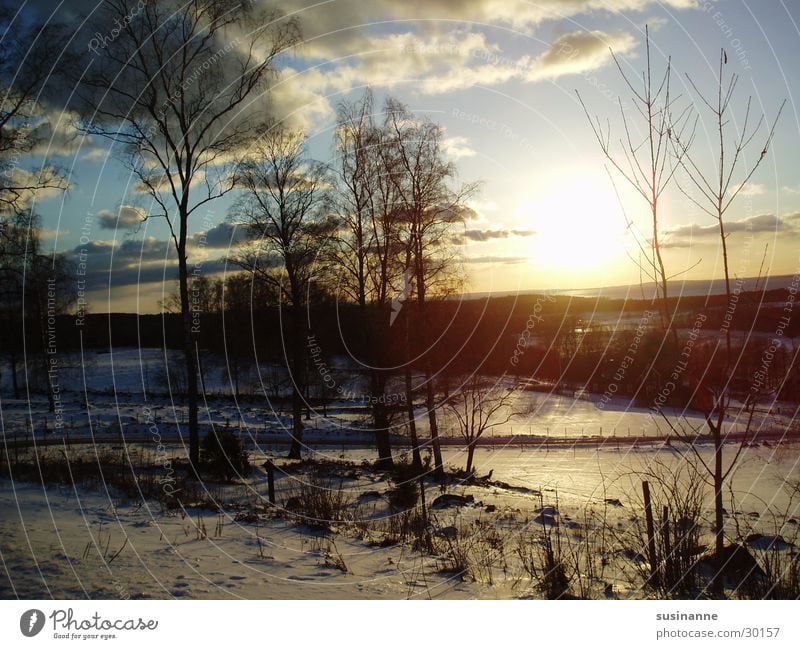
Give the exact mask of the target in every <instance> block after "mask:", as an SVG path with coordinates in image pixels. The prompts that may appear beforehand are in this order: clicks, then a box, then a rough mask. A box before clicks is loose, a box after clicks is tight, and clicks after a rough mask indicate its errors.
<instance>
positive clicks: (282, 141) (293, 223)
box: [235, 127, 335, 459]
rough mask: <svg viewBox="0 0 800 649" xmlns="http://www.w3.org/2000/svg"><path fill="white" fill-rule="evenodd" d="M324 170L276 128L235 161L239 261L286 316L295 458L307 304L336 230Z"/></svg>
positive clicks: (292, 135)
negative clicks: (241, 243)
mask: <svg viewBox="0 0 800 649" xmlns="http://www.w3.org/2000/svg"><path fill="white" fill-rule="evenodd" d="M326 175H327V174H326V170H325V168H324V167H323V165H322V164H320V163H318V162H315V161H313V160H311V159H309V158H308V156H307V154H306V150H305V141H304V137H303V135H302V133H298V132H291V131H287V130H284V129H280V128H278V127H276V128H274V129H271V130H270V131H268V132H267V133H266V134H265V135H264V136H263V137H262V138H261V139H260V140H259V141H258V142H257V143H256V144H255V145H254V146H253V147H251V149H250V150H249V152H248V156H247V159H246V160H245V161H244V162H243V164H242V167H241V184H242V188H243V189H244V194H243V196H242V198H241V199H240V200H239V201H238V203H237V205H236V208H235V214H236V218H237V219H239V220H241V222H242V223H243V224H244V225H245V226H246V227H247V228H248V230H249V232H250V238H251V239H252V240H253V244H252V245H251V246H249V247H248V248H247V249H245V250H244V251H243V253H242V256H241V258H240V260H239V262H238V263H239V264H240V265H241V266H242V267H244V268H247V269H248V270H249V271H250V272H251V273H253V275H254V276H255V277H257V278H259V279H261V280H263V281H265V282H267V283H268V284H269V285H270V286H272V287H273V290H274V294H275V295H276V298H277V300H278V302H279V304H280V307H281V308H280V310H279V313H280V314H281V318H282V320H283V316H284V314H285V315H286V320H285V321H283V323H284V326H283V328H282V329H283V332H284V340H285V345H284V355H285V358H286V364H287V367H288V369H289V374H290V378H291V383H292V396H291V399H292V445H291V448H290V451H289V457H291V458H295V459H299V458H300V456H301V450H302V441H303V421H302V414H303V406H304V405H305V399H304V394H305V390H306V387H307V384H308V381H307V375H306V374H307V371H308V368H307V361H308V340H307V336H308V326H307V322H306V310H307V309H308V306H309V296H310V295H313V294H314V290H315V286H314V284H315V281H316V280H317V277H318V276H317V275H316V274H315V273H316V272H317V271H318V270H319V269H320V267H322V266H324V264H323V263H322V262H323V261H324V259H325V257H326V256H327V251H326V249H327V247H328V246H329V245H330V241H331V237H332V235H333V233H334V229H335V221H334V220H333V219H332V218H331V217H330V213H329V209H328V206H329V199H328V191H329V190H328V187H329V181H328V180H327V178H326Z"/></svg>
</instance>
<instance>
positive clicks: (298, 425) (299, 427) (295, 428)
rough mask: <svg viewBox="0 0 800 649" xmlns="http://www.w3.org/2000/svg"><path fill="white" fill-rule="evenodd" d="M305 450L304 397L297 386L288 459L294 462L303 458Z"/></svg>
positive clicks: (293, 402)
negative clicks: (302, 452)
mask: <svg viewBox="0 0 800 649" xmlns="http://www.w3.org/2000/svg"><path fill="white" fill-rule="evenodd" d="M302 448H303V397H302V395H301V394H300V390H298V389H297V386H293V387H292V445H291V447H290V448H289V455H288V457H289V458H290V459H292V460H299V459H301V458H302V454H301V451H302Z"/></svg>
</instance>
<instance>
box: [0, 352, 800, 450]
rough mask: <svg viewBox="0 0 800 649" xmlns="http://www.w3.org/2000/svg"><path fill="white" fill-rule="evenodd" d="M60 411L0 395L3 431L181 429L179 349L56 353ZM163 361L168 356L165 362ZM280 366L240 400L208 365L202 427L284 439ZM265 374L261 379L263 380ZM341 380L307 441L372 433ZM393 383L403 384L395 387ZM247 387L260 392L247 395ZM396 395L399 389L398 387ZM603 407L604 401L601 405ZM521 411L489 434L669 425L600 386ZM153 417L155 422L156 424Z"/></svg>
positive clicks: (450, 428) (697, 423)
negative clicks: (277, 389)
mask: <svg viewBox="0 0 800 649" xmlns="http://www.w3.org/2000/svg"><path fill="white" fill-rule="evenodd" d="M59 359H60V361H59V382H60V386H61V392H60V395H59V403H58V408H59V418H58V419H56V417H55V416H54V415H53V414H52V413H49V412H48V407H47V402H46V400H45V398H44V397H43V396H42V395H39V394H33V395H29V396H28V395H25V396H26V398H23V399H19V400H13V399H8V398H5V399H4V400H3V401H2V413H0V414H2V419H3V422H2V423H3V426H2V435H3V436H4V437H5V438H6V439H14V438H17V439H19V438H25V437H30V436H31V435H36V436H37V437H39V438H41V437H45V436H47V435H51V436H55V437H58V438H61V437H62V436H66V437H80V438H85V437H86V436H87V435H90V436H95V437H100V438H109V437H118V438H119V439H120V440H121V439H123V438H124V439H136V438H145V439H147V438H151V437H153V435H154V433H157V434H158V435H160V436H161V437H162V438H164V439H167V438H175V437H177V435H178V433H179V431H180V430H181V428H182V426H183V425H184V424H185V422H186V419H187V414H186V408H185V407H184V406H183V405H182V403H181V399H180V398H179V397H177V396H172V395H171V394H170V392H169V384H168V383H167V382H166V378H165V376H166V375H165V370H164V368H165V366H170V367H180V362H181V361H180V358H179V355H178V352H175V351H173V350H160V349H133V348H121V349H114V350H112V351H111V352H108V353H95V352H93V351H89V352H86V353H84V354H83V356H81V355H80V354H61V355H60V356H59ZM165 364H166V365H165ZM276 373H279V371H278V370H277V369H276V368H275V367H274V366H267V365H265V366H262V367H260V368H259V370H258V372H257V373H256V374H255V375H254V382H252V383H251V385H250V386H249V388H250V389H251V390H253V391H254V392H253V393H251V396H244V397H241V398H240V399H238V400H237V399H236V398H234V397H233V395H232V388H231V386H230V385H229V384H226V382H225V380H223V379H224V373H223V372H222V371H221V369H220V368H219V367H217V369H216V370H214V371H211V370H209V371H208V372H207V374H208V376H207V378H206V380H205V388H206V394H205V397H204V398H203V400H202V403H201V412H200V423H201V426H202V427H203V428H204V430H206V431H207V430H210V429H211V427H212V426H214V427H219V426H232V427H234V428H235V429H237V430H239V429H241V431H242V436H243V437H245V438H247V439H250V440H252V441H259V440H260V441H261V442H266V441H269V440H272V441H280V440H283V441H286V440H287V439H288V435H287V433H288V431H289V430H290V428H291V421H290V417H289V416H288V412H287V411H286V409H288V403H286V400H285V399H277V400H276V399H275V398H274V397H272V398H271V397H270V395H272V394H274V392H273V390H272V388H271V386H269V385H266V384H265V383H264V381H265V380H266V378H265V377H267V376H269V375H275V374H276ZM259 377H261V381H259ZM0 378H1V379H2V380H0V390H2V392H3V394H6V395H8V394H9V392H10V383H9V382H10V378H9V375H8V372H4V373H3V375H2V377H0ZM337 381H338V382H339V383H340V385H341V387H342V395H344V397H342V395H339V397H338V398H336V399H331V401H330V402H329V403H327V404H326V405H325V406H317V408H316V409H311V410H310V411H309V413H308V414H309V417H308V419H307V420H306V421H305V427H306V429H307V431H308V432H307V435H308V439H309V441H314V442H319V443H324V442H337V441H339V442H342V443H347V442H356V443H358V442H361V443H366V442H369V441H371V440H372V432H371V431H370V430H369V406H368V401H367V399H366V397H365V396H364V395H365V390H366V387H365V386H364V385H363V383H364V382H363V380H360V379H359V378H358V377H355V378H354V377H353V376H352V375H351V374H350V373H346V372H341V373H340V375H337ZM398 389H399V386H398ZM252 394H256V395H260V396H252ZM398 396H402V395H398ZM777 405H778V409H777V410H779V411H780V414H775V410H776V409H773V413H771V414H766V413H756V415H755V417H754V419H753V422H752V425H751V430H753V431H770V432H780V431H783V430H786V429H787V428H788V427H790V426H795V427H797V419H796V415H795V413H796V410H797V405H796V404H777ZM601 406H602V407H601ZM510 407H511V408H513V409H514V410H515V411H516V412H518V413H519V414H518V415H517V416H515V417H514V418H513V419H511V420H510V421H509V422H508V423H507V424H503V425H502V426H498V427H496V428H493V429H491V430H489V431H487V433H486V436H487V437H502V438H510V437H514V436H537V437H543V438H548V439H549V440H551V441H556V440H560V439H575V438H579V437H585V436H586V437H610V438H613V437H631V436H641V437H663V436H666V435H669V434H670V430H669V427H668V426H667V425H666V424H665V422H664V421H663V419H662V418H661V417H660V416H658V415H656V414H655V413H654V412H652V411H650V410H648V409H647V408H641V407H635V406H633V405H631V404H630V403H629V402H628V401H627V400H625V399H611V400H610V401H608V402H605V403H602V404H601V399H600V397H599V396H598V395H592V394H587V395H584V396H583V397H582V398H575V397H573V396H567V395H563V394H548V393H540V392H520V393H519V395H518V396H517V398H516V401H515V402H514V403H513V404H511V405H510ZM668 412H669V414H671V415H673V416H677V415H681V417H682V420H683V421H684V422H685V423H686V424H688V425H690V426H692V427H693V428H696V429H698V430H699V429H702V428H703V421H702V418H701V416H700V415H699V413H694V412H687V413H677V412H671V411H668ZM416 414H417V426H418V429H419V431H420V434H422V435H425V434H427V431H428V421H427V416H426V412H425V410H424V408H422V407H418V408H417V409H416ZM439 419H440V422H441V434H442V435H443V436H445V437H447V436H452V437H457V436H458V427H457V425H456V422H455V420H454V419H453V418H452V417H451V416H448V412H447V409H446V408H443V409H441V411H440V413H439ZM154 424H155V428H154V427H153V425H154ZM745 426H746V422H745V421H743V420H742V421H737V420H736V419H735V417H733V416H731V417H729V418H728V431H729V432H737V431H742V430H744V428H745ZM393 432H394V433H395V434H396V435H398V436H402V435H405V433H406V431H405V426H404V424H403V422H402V420H398V422H397V425H396V426H395V428H394V431H393Z"/></svg>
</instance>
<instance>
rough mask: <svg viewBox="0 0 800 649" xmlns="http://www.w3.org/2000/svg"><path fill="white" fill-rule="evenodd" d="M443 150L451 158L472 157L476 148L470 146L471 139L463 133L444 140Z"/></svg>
mask: <svg viewBox="0 0 800 649" xmlns="http://www.w3.org/2000/svg"><path fill="white" fill-rule="evenodd" d="M442 150H443V151H444V153H445V155H447V157H449V158H450V159H451V160H459V159H461V158H471V157H472V156H474V155H475V149H473V148H472V147H471V146H470V143H469V139H468V138H466V137H464V136H463V135H456V136H453V137H448V138H445V139H444V140H442Z"/></svg>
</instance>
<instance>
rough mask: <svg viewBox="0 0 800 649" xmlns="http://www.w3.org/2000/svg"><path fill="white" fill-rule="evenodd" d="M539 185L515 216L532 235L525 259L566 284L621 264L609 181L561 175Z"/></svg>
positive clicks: (618, 212) (620, 231)
mask: <svg viewBox="0 0 800 649" xmlns="http://www.w3.org/2000/svg"><path fill="white" fill-rule="evenodd" d="M551 179H552V180H551V181H550V182H548V183H546V184H543V185H540V186H539V187H538V188H537V189H536V190H535V191H534V193H532V194H531V195H529V197H528V199H527V200H526V201H525V202H524V203H523V204H522V205H521V206H520V208H519V209H518V210H517V212H518V215H519V217H520V218H521V219H524V221H525V222H526V223H527V224H529V226H530V227H531V228H532V229H533V230H534V231H535V232H536V234H535V235H534V236H533V238H532V246H531V249H530V257H531V261H532V263H534V264H535V265H536V266H537V267H539V268H543V269H547V270H550V271H553V272H557V273H558V274H560V275H562V276H563V277H564V278H565V279H567V278H570V277H571V278H575V279H577V278H578V276H579V275H581V276H583V278H584V279H585V277H586V271H591V270H598V271H606V270H609V269H610V267H611V266H612V265H613V266H617V265H618V264H619V263H620V262H622V261H623V260H625V259H626V257H625V248H624V233H625V217H624V215H623V212H622V208H621V207H620V203H619V200H618V199H617V196H616V194H615V192H614V187H613V185H612V184H611V181H610V180H609V178H608V177H607V176H605V175H600V174H598V173H597V172H592V171H588V170H587V171H583V170H578V171H564V172H563V173H562V174H560V175H554V176H551Z"/></svg>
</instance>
